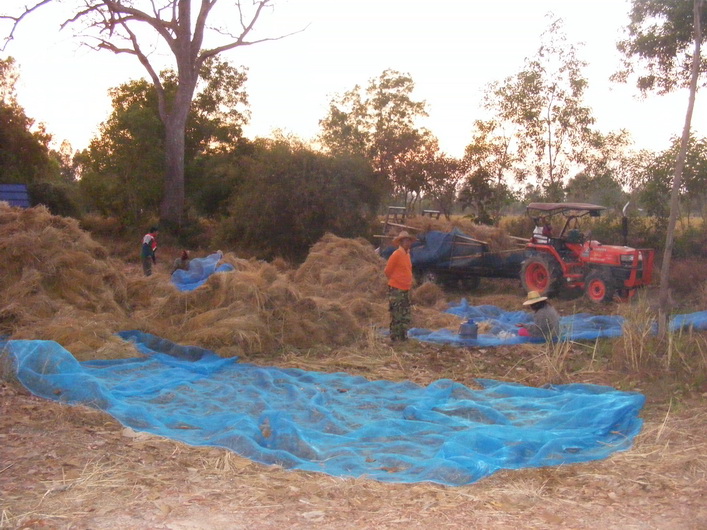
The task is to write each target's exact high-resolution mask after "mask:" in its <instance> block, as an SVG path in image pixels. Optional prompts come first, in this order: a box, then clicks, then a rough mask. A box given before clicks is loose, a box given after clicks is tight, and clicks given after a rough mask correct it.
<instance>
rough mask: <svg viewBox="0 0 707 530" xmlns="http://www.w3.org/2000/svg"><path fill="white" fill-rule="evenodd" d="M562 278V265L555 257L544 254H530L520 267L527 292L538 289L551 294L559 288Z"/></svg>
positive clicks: (521, 277)
mask: <svg viewBox="0 0 707 530" xmlns="http://www.w3.org/2000/svg"><path fill="white" fill-rule="evenodd" d="M561 280H562V271H561V270H560V266H559V265H558V264H557V262H556V261H555V260H554V259H553V258H549V257H547V256H544V255H542V254H537V255H535V256H530V257H529V258H528V259H526V260H525V261H524V262H523V265H522V266H521V268H520V281H521V283H522V284H523V289H525V290H526V292H530V291H537V292H538V293H540V296H549V295H551V294H554V293H555V292H556V291H557V290H558V289H559V284H560V282H561Z"/></svg>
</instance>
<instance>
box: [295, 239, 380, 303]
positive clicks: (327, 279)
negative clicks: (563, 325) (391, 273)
mask: <svg viewBox="0 0 707 530" xmlns="http://www.w3.org/2000/svg"><path fill="white" fill-rule="evenodd" d="M384 268H385V261H384V260H383V259H382V258H381V257H380V256H379V255H378V254H376V251H375V249H374V248H373V246H372V245H371V244H370V243H369V242H368V241H366V240H365V239H362V238H357V239H344V238H340V237H337V236H335V235H332V234H325V235H324V237H322V239H321V240H319V242H317V243H316V244H315V245H314V246H313V247H312V249H311V250H310V252H309V255H308V256H307V259H306V261H305V262H304V263H303V264H302V265H300V267H299V268H298V269H297V271H296V272H295V274H294V281H295V282H296V283H297V284H298V285H300V286H301V287H302V288H303V289H304V290H306V291H307V292H310V293H312V294H317V295H319V296H324V297H327V298H339V297H343V298H345V297H349V296H351V295H353V294H356V293H358V294H361V295H366V296H372V297H375V298H378V299H380V298H383V297H384V296H385V290H386V282H385V276H384V275H383V269H384Z"/></svg>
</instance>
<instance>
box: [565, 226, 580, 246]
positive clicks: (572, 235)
mask: <svg viewBox="0 0 707 530" xmlns="http://www.w3.org/2000/svg"><path fill="white" fill-rule="evenodd" d="M567 242H568V243H576V244H578V245H581V244H582V243H584V234H583V233H582V232H581V231H580V230H577V229H576V228H573V229H572V230H570V231H569V232H567Z"/></svg>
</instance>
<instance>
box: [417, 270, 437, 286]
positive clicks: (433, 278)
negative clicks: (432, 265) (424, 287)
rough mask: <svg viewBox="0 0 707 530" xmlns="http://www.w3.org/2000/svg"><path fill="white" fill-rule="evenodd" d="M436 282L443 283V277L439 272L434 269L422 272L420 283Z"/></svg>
mask: <svg viewBox="0 0 707 530" xmlns="http://www.w3.org/2000/svg"><path fill="white" fill-rule="evenodd" d="M427 282H429V283H434V284H435V285H440V284H441V278H440V277H439V274H437V273H436V272H434V271H424V272H422V273H421V274H420V283H421V284H422V283H427Z"/></svg>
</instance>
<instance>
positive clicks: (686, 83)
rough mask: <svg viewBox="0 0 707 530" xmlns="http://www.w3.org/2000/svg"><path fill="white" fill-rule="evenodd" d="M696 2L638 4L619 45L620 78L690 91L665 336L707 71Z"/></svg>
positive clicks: (671, 227)
mask: <svg viewBox="0 0 707 530" xmlns="http://www.w3.org/2000/svg"><path fill="white" fill-rule="evenodd" d="M691 4H692V5H691V6H690V3H689V2H686V1H682V2H675V1H672V0H633V2H632V9H631V13H630V23H629V25H628V28H627V30H628V37H627V38H626V39H625V40H623V41H621V42H619V43H618V45H617V47H618V49H619V51H620V52H622V53H623V55H624V58H625V61H624V69H623V71H621V72H619V73H618V74H617V78H618V79H619V80H628V79H629V78H630V77H632V76H633V75H637V86H638V88H639V89H640V90H641V91H643V92H644V93H645V92H648V91H651V90H657V91H658V92H659V93H666V92H670V91H672V90H674V89H675V88H677V87H688V88H689V96H688V102H687V110H686V112H685V124H684V126H683V131H682V137H681V139H680V149H679V151H678V154H677V158H676V161H675V172H674V176H673V182H672V188H671V192H670V217H669V220H668V229H667V233H666V236H665V249H664V251H663V262H662V266H661V274H660V277H661V281H660V296H659V306H660V309H659V317H660V318H659V328H660V334H661V335H665V333H666V331H667V327H668V326H667V325H668V312H669V307H668V301H669V286H668V282H669V275H670V259H671V256H672V251H673V243H674V235H675V224H676V220H677V215H678V200H679V195H680V188H681V186H682V175H683V170H684V168H685V161H686V158H687V149H688V144H689V141H690V128H691V123H692V113H693V110H694V107H695V98H696V95H697V87H698V85H699V77H700V74H701V71H702V69H703V66H702V39H703V38H704V37H703V34H702V23H703V22H704V20H705V17H706V16H707V13H706V12H705V11H706V8H705V6H704V2H703V0H693V2H692V3H691ZM690 8H691V9H690ZM634 65H640V68H641V70H640V71H639V72H636V70H637V68H635V67H634Z"/></svg>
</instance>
